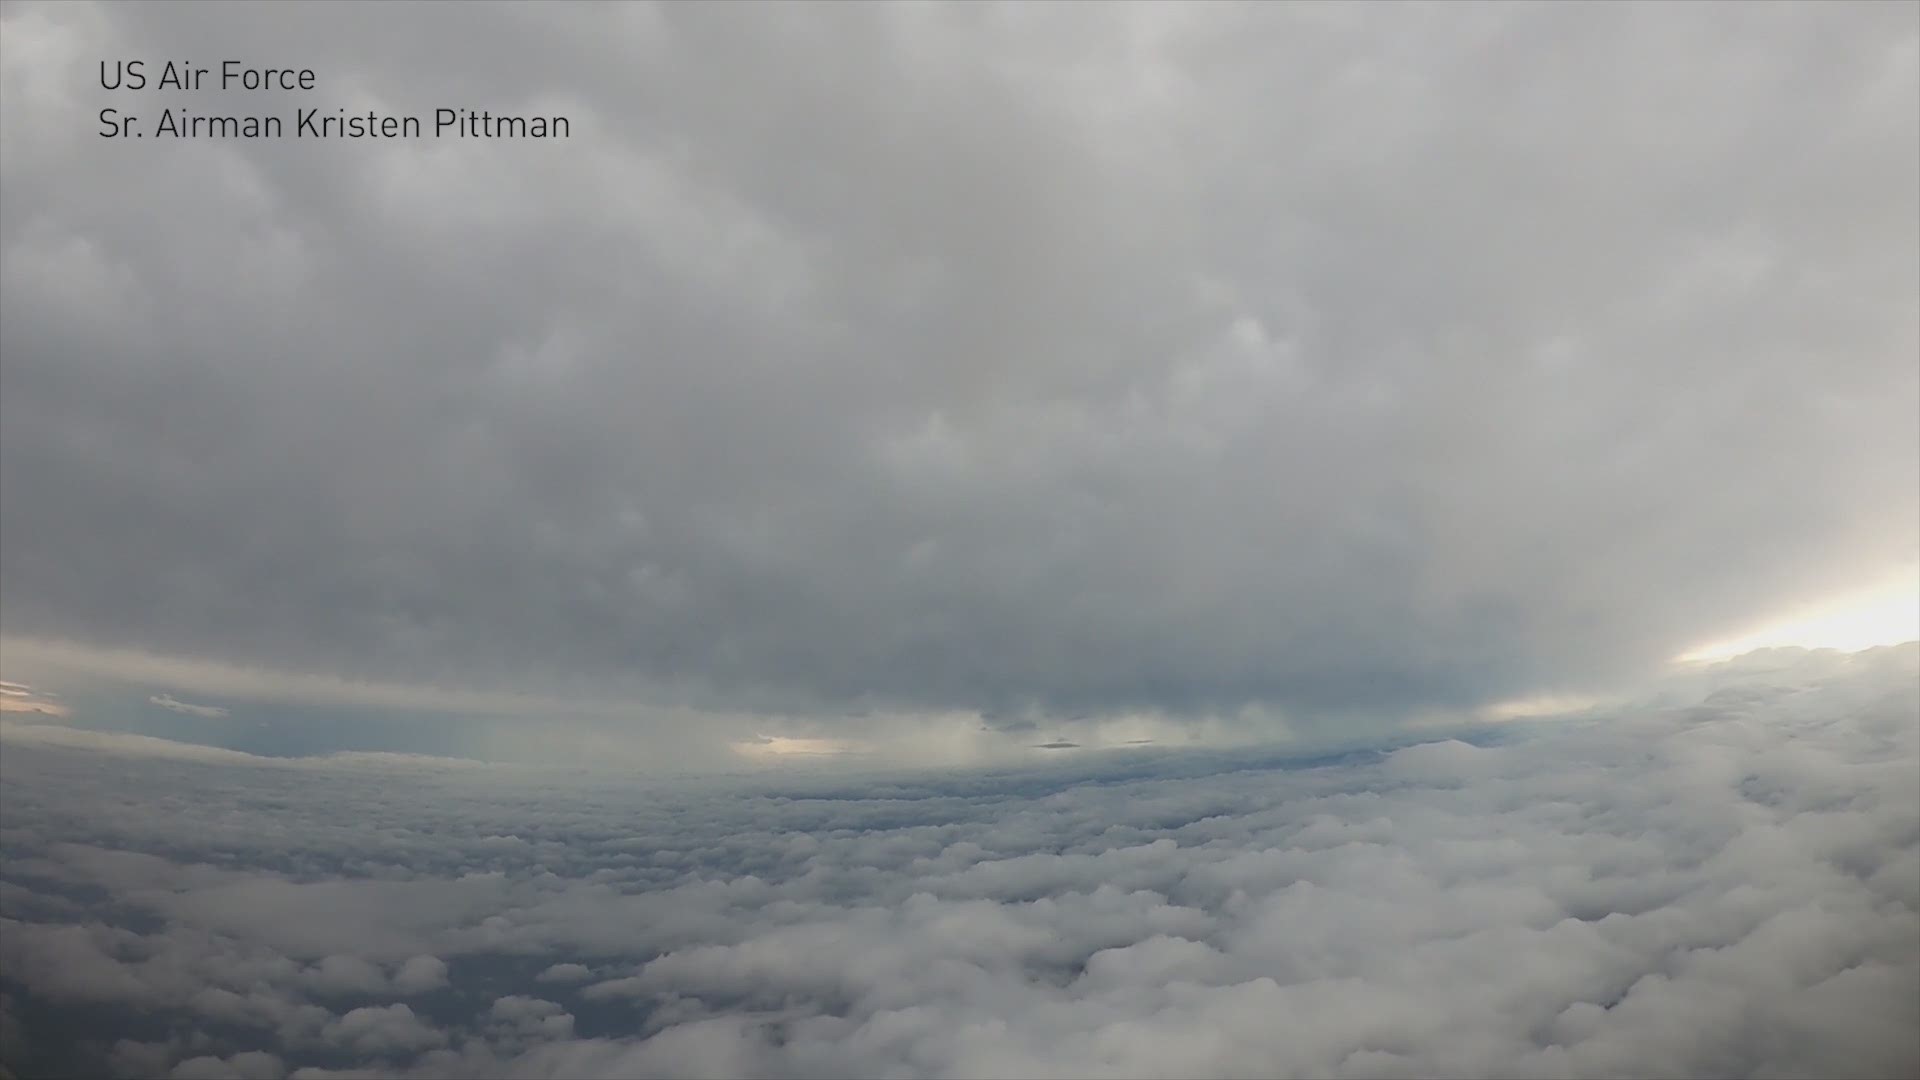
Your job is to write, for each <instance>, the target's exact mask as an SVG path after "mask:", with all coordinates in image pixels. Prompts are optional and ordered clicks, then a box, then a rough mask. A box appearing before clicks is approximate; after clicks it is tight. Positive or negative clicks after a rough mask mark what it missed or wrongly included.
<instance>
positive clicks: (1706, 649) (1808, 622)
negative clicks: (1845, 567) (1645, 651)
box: [1676, 568, 1920, 664]
mask: <svg viewBox="0 0 1920 1080" xmlns="http://www.w3.org/2000/svg"><path fill="white" fill-rule="evenodd" d="M1916 639H1920V568H1916V569H1915V570H1914V571H1913V572H1911V573H1909V574H1907V575H1905V576H1903V577H1900V578H1896V579H1894V580H1893V581H1890V582H1886V583H1884V584H1882V585H1879V586H1877V587H1875V588H1871V589H1864V590H1861V591H1859V592H1854V593H1847V594H1843V595H1841V596H1836V597H1833V598H1831V599H1829V600H1826V601H1824V602H1821V603H1818V604H1811V605H1808V606H1807V607H1806V608H1805V609H1803V610H1802V611H1799V612H1796V613H1794V614H1793V615H1790V616H1783V617H1781V618H1778V619H1775V620H1774V621H1772V622H1770V623H1768V624H1766V625H1765V626H1763V627H1761V628H1760V629H1757V630H1754V631H1752V632H1750V633H1747V634H1743V635H1741V636H1739V637H1736V638H1731V639H1729V640H1726V641H1721V642H1717V643H1715V644H1712V645H1706V646H1702V647H1701V648H1698V649H1694V650H1692V651H1691V652H1687V653H1683V654H1681V655H1680V656H1679V657H1677V658H1676V659H1677V660H1678V661H1679V662H1681V663H1685V664H1700V663H1711V662H1713V661H1716V660H1726V659H1728V658H1730V657H1735V656H1739V655H1740V654H1741V653H1745V652H1752V651H1753V650H1755V649H1765V648H1784V647H1793V646H1798V647H1800V648H1803V649H1838V650H1840V651H1841V652H1858V651H1859V650H1861V649H1870V648H1873V647H1874V646H1876V645H1898V644H1900V643H1902V642H1907V641H1913V640H1916Z"/></svg>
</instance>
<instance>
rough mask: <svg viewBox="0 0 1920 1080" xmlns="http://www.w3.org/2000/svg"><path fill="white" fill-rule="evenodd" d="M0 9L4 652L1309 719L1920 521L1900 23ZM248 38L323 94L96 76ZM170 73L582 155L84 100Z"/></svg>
mask: <svg viewBox="0 0 1920 1080" xmlns="http://www.w3.org/2000/svg"><path fill="white" fill-rule="evenodd" d="M0 19H4V32H0V50H4V54H3V55H4V65H0V79H3V80H4V84H0V91H3V93H0V110H4V117H3V119H0V182H3V183H4V200H0V287H3V290H4V291H3V293H0V296H3V298H4V299H3V303H4V316H3V317H0V499H3V500H4V514H0V611H4V623H3V624H0V629H4V631H5V632H6V633H7V634H9V635H12V636H13V639H14V640H16V641H24V640H29V639H31V640H38V641H61V642H67V643H71V644H73V645H74V646H75V647H84V648H94V649H102V650H108V649H116V648H137V649H147V650H153V651H156V652H161V653H165V654H168V655H171V656H177V657H183V658H187V659H191V660H196V661H202V660H203V661H207V662H218V663H227V664H235V665H246V666H251V667H254V668H259V669H266V670H274V671H282V672H287V673H289V675H290V677H291V676H298V677H307V676H315V677H324V678H346V679H353V680H371V681H375V682H379V681H385V682H390V683H394V684H405V685H425V684H431V685H434V686H443V687H458V688H469V689H475V690H476V692H478V691H481V690H498V689H502V688H512V689H515V690H517V691H525V692H527V693H531V694H541V695H547V696H558V697H563V698H593V699H596V700H601V699H604V700H623V699H629V698H630V699H633V700H646V701H651V702H659V703H674V702H679V703H691V704H695V705H700V706H702V707H714V708H730V709H741V710H747V711H756V710H778V711H786V712H804V711H815V712H819V713H822V714H828V713H841V714H844V713H850V712H858V711H860V710H864V709H868V708H898V709H909V710H913V709H919V710H939V709H961V710H977V711H979V712H980V713H982V714H984V715H989V716H995V715H1019V714H1022V713H1023V711H1026V710H1034V709H1038V710H1043V711H1052V712H1057V713H1061V714H1073V713H1077V712H1096V713H1097V712H1102V711H1116V710H1118V711H1124V710H1129V709H1153V710H1162V711H1165V712H1169V713H1176V714H1179V713H1203V712H1212V713H1230V712H1232V711H1233V710H1236V709H1240V708H1242V707H1243V706H1246V705H1248V704H1249V703H1254V704H1257V705H1259V706H1261V707H1269V708H1273V709H1275V710H1279V711H1282V712H1289V713H1292V714H1297V715H1302V716H1307V717H1310V718H1315V722H1318V720H1319V719H1321V718H1327V717H1338V716H1342V715H1347V714H1352V715H1363V714H1372V713H1393V712H1395V711H1396V710H1404V709H1407V708H1410V707H1413V706H1416V705H1417V706H1423V707H1424V706H1466V705H1473V704H1478V703H1483V702H1486V701H1493V700H1499V699H1502V698H1505V697H1510V696H1513V695H1516V694H1522V693H1530V692H1534V691H1538V690H1542V689H1556V688H1574V689H1579V688H1585V687H1591V686H1598V685H1604V684H1608V683H1609V682H1610V681H1612V680H1617V679H1619V678H1622V677H1624V676H1626V675H1628V674H1632V673H1637V672H1639V671H1642V670H1644V669H1646V668H1647V667H1648V666H1649V665H1652V664H1655V663H1658V662H1661V661H1664V660H1665V659H1666V658H1668V657H1670V656H1672V655H1674V654H1675V653H1676V652H1678V651H1680V650H1681V649H1683V648H1685V647H1688V646H1690V645H1694V644H1698V643H1699V642H1700V641H1702V640H1705V639H1708V638H1710V637H1712V636H1713V635H1715V634H1716V633H1719V632H1722V631H1725V630H1729V629H1734V628H1737V627H1738V626H1739V625H1740V624H1741V623H1743V622H1744V621H1747V620H1751V619H1753V618H1755V617H1759V616H1762V615H1765V614H1766V613H1767V610H1768V607H1769V606H1770V605H1776V604H1778V603H1780V602H1783V601H1788V600H1791V599H1793V598H1797V597H1800V596H1804V595H1810V594H1812V593H1816V592H1819V591H1822V590H1827V589H1832V588H1835V587H1840V586H1846V585H1852V584H1856V583H1857V579H1856V575H1857V574H1858V573H1859V572H1861V571H1862V569H1863V568H1868V569H1872V568H1880V567H1889V566H1893V565H1895V564H1897V563H1900V562H1902V561H1911V559H1912V555H1913V552H1914V550H1915V549H1916V546H1917V545H1920V494H1916V492H1920V463H1917V462H1916V453H1915V449H1916V445H1920V413H1917V410H1916V408H1915V402H1916V400H1920V375H1917V374H1916V366H1915V364H1914V363H1913V357H1914V355H1915V353H1916V350H1917V349H1920V326H1917V325H1916V320H1917V319H1920V315H1917V314H1916V308H1915V306H1914V304H1913V297H1914V295H1915V294H1916V292H1920V267H1917V265H1916V260H1915V258H1914V252H1915V250H1916V245H1917V244H1920V201H1917V199H1916V195H1915V192H1916V191H1920V125H1917V124H1916V116H1915V100H1916V94H1920V69H1917V67H1916V65H1917V63H1920V61H1917V60H1916V57H1917V56H1920V50H1917V48H1916V42H1917V41H1920V14H1916V11H1915V9H1914V8H1913V7H1912V6H1911V5H1901V4H1888V5H1784V4H1780V5H1749V6H1728V5H1667V6H1659V7H1647V6H1638V5H1557V4H1556V5H1537V6H1532V5H1530V6H1522V5H1491V6H1468V5H1442V6H1417V5H1391V6H1385V7H1373V8H1369V7H1353V6H1331V7H1330V6H1314V5H1264V4H1263V5H1205V6H1192V7H1189V6H1186V5H1112V6H1093V5H1078V4H1076V5H1062V6H1035V5H1027V6H982V5H971V4H969V5H930V6H922V5H904V6H896V5H815V6H805V7H780V8H770V7H762V6H758V5H755V6H751V7H733V6H730V5H711V6H709V5H658V6H655V5H642V4H632V5H620V6H618V7H578V8H559V7H553V6H540V7H537V8H531V7H519V6H512V5H485V6H474V7H462V8H460V9H458V10H453V9H447V8H440V7H414V8H382V9H379V10H378V11H376V10H374V9H371V8H362V7H355V6H347V7H336V6H326V7H307V6H295V5H274V6H272V7H271V8H268V7H264V6H263V7H245V8H243V7H240V6H233V5H218V6H211V5H209V6H188V7H180V6H171V5H83V4H59V5H42V4H30V3H13V4H9V5H7V6H6V7H5V9H4V13H0ZM228 57H233V58H238V59H241V60H243V61H245V62H248V63H252V64H259V65H269V64H272V65H279V66H288V65H292V66H301V67H311V68H312V69H314V71H315V72H316V75H317V83H318V86H317V89H316V90H314V91H312V92H310V93H306V94H299V93H294V94H263V95H244V94H233V93H226V94H221V93H216V92H201V93H186V94H180V95H176V96H175V97H174V98H162V97H155V96H152V95H145V96H131V97H129V96H127V95H124V94H122V95H114V94H110V93H108V92H107V91H104V90H101V89H100V88H99V85H98V78H97V74H96V70H95V68H96V64H97V63H98V62H99V61H101V60H103V59H104V60H112V59H116V58H127V59H145V60H147V61H148V62H150V63H157V62H159V61H162V60H166V59H190V60H192V61H193V62H195V63H213V62H215V61H217V60H219V59H224V58H228ZM165 104H173V105H183V106H186V107H189V108H192V109H194V110H196V111H199V112H204V113H212V112H219V111H269V110H277V111H283V112H290V110H291V109H293V108H294V107H306V106H320V107H323V108H325V109H328V110H331V109H332V108H335V107H345V108H349V109H353V110H363V109H369V108H371V109H377V110H380V111H383V112H394V113H400V112H407V113H419V112H430V111H431V110H432V109H434V108H438V107H466V108H491V109H495V110H504V111H510V112H519V113H529V112H539V113H543V114H553V113H564V114H566V115H568V116H569V117H570V118H571V120H572V138H570V139H568V140H565V141H555V142H548V143H538V144H535V143H501V142H486V141H446V140H439V141H436V140H424V141H405V142H375V141H367V142H354V143H342V142H311V141H308V142H302V141H298V140H292V139H287V140H255V141H186V142H182V141H164V140H163V141H156V140H154V139H146V140H109V139H101V138H99V137H98V136H97V135H96V131H97V128H98V125H97V123H96V122H95V119H94V117H95V114H96V113H97V111H98V110H99V109H100V108H102V107H104V106H108V105H113V106H117V107H121V108H123V109H125V110H127V111H133V112H152V111H155V110H157V109H158V108H160V107H161V106H162V105H165ZM189 689H190V688H189ZM182 692H188V691H187V690H183V691H182ZM1061 741H1067V740H1061ZM1156 955H1158V954H1156ZM1182 955H1184V954H1182ZM1136 959H1138V960H1139V961H1140V962H1148V959H1147V958H1145V957H1144V954H1143V955H1142V956H1141V957H1137V958H1136ZM1175 959H1176V958H1173V957H1172V955H1171V954H1169V955H1168V956H1162V957H1160V958H1159V959H1155V960H1152V962H1153V963H1162V962H1164V963H1174V962H1175ZM1128 962H1129V963H1131V962H1133V961H1132V960H1129V961H1128ZM524 1011H525V1010H522V1012H524ZM516 1015H518V1014H516ZM376 1021H377V1022H376ZM502 1022H503V1023H504V1022H506V1021H504V1020H503V1021H502ZM515 1022H518V1021H515ZM365 1025H366V1028H365V1030H366V1032H367V1033H368V1034H367V1037H368V1038H385V1037H386V1036H385V1035H383V1034H377V1033H383V1032H388V1031H389V1030H390V1029H391V1030H398V1029H399V1028H401V1027H404V1025H403V1024H401V1023H400V1022H399V1021H396V1020H394V1019H393V1018H392V1017H390V1016H389V1017H384V1018H374V1019H369V1020H367V1021H365ZM396 1037H397V1036H396ZM713 1037H715V1038H730V1037H732V1036H729V1035H715V1036H713ZM1463 1060H1464V1059H1463Z"/></svg>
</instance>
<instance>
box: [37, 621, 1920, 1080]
mask: <svg viewBox="0 0 1920 1080" xmlns="http://www.w3.org/2000/svg"><path fill="white" fill-rule="evenodd" d="M20 730H27V731H29V735H28V736H27V737H26V738H22V737H21V736H20V735H19V731H20ZM5 737H6V738H7V746H6V753H5V754H4V755H0V780H4V784H3V785H0V803H3V807H0V808H3V809H4V811H5V813H4V814H3V815H0V844H3V845H4V847H0V853H3V854H4V855H5V856H6V858H5V860H4V861H3V862H0V880H4V881H6V882H7V883H9V884H11V885H13V886H14V887H15V890H16V891H15V892H10V893H7V894H5V895H6V896H8V897H30V896H41V895H64V896H67V897H70V898H71V899H70V900H69V901H68V902H67V903H66V904H65V905H64V906H63V905H60V904H49V905H42V906H35V907H31V908H29V907H26V906H22V905H21V904H20V903H19V902H18V901H17V900H15V899H9V901H8V909H7V918H8V919H9V920H10V921H9V922H8V923H6V924H5V926H4V928H3V929H4V932H0V981H4V982H5V984H6V989H7V993H8V995H9V999H10V1000H15V1001H23V1002H26V1003H28V1007H31V1008H32V1009H34V1010H38V1011H36V1012H35V1013H34V1014H33V1015H35V1016H38V1017H44V1016H60V1015H63V1014H64V1013H63V1010H80V1009H87V1010H92V1011H90V1012H88V1013H86V1015H88V1016H90V1017H94V1018H96V1019H94V1020H92V1021H89V1023H90V1024H95V1025H96V1027H95V1028H94V1029H93V1030H94V1034H92V1035H91V1036H90V1038H93V1039H95V1040H98V1045H97V1046H95V1047H94V1049H92V1050H85V1049H81V1050H75V1051H74V1053H76V1054H81V1055H83V1056H84V1054H88V1053H91V1054H94V1055H96V1056H95V1057H92V1058H86V1059H85V1062H100V1063H104V1064H101V1065H99V1066H98V1067H91V1068H82V1069H80V1070H79V1071H103V1070H104V1069H105V1068H107V1067H112V1068H117V1069H119V1070H121V1071H122V1072H123V1073H126V1074H130V1075H156V1074H164V1073H165V1072H167V1071H169V1070H177V1071H178V1072H179V1075H218V1076H226V1075H278V1073H277V1072H276V1071H275V1070H281V1069H289V1070H291V1075H296V1076H303V1077H313V1078H318V1077H324V1076H336V1077H338V1076H374V1075H378V1076H394V1075H405V1076H419V1077H430V1076H431V1077H451V1076H473V1075H479V1076H501V1077H507V1076H520V1077H527V1076H555V1077H558V1076H566V1077H581V1076H739V1075H758V1076H796V1077H797V1076H817V1075H850V1076H879V1075H895V1076H930V1077H938V1076H948V1077H959V1076H1020V1077H1028V1076H1060V1077H1068V1076H1094V1075H1101V1076H1150V1075H1170V1074H1174V1075H1209V1076H1249V1077H1252V1076H1353V1077H1377V1076H1461V1077H1465V1076H1476V1077H1478V1076H1505V1077H1522V1076H1526V1077H1532V1076H1562V1077H1575V1076H1599V1075H1662V1076H1729V1075H1741V1076H1769V1075H1775V1076H1777V1075H1850V1076H1887V1077H1895V1076H1908V1075H1912V1074H1913V1072H1914V1069H1915V1066H1916V1065H1920V1047H1916V1046H1915V1044H1914V1042H1913V1038H1912V1017H1913V1015H1914V1012H1915V1010H1916V1008H1920V645H1910V646H1905V647H1901V648H1893V649H1881V650H1875V651H1872V652H1867V653H1861V654H1857V655H1855V656H1851V657H1841V656H1836V655H1830V654H1809V653H1805V652H1801V651H1783V652H1777V653H1774V654H1770V655H1768V656H1764V657H1749V658H1746V659H1745V660H1744V661H1743V662H1742V663H1741V664H1735V665H1724V666H1721V667H1717V668H1712V669H1705V670H1703V671H1701V672H1700V673H1698V674H1697V675H1695V676H1693V677H1692V681H1691V682H1689V683H1687V684H1684V685H1680V686H1676V687H1675V688H1673V689H1672V690H1671V692H1670V694H1669V696H1668V698H1667V699H1666V700H1663V701H1659V702H1654V703H1650V704H1644V705H1640V706H1636V707H1633V708H1628V709H1623V710H1619V711H1614V712H1599V713H1589V714H1583V715H1581V716H1579V717H1577V718H1571V719H1564V720H1559V721H1554V722H1512V723H1506V724H1501V725H1493V726H1487V727H1481V728H1476V729H1471V730H1462V731H1459V732H1454V733H1451V737H1446V735H1445V734H1444V733H1443V734H1441V735H1436V736H1433V737H1430V738H1429V740H1428V741H1424V742H1416V743H1408V744H1404V745H1388V746H1385V747H1376V748H1368V749H1353V750H1347V751H1341V752H1337V753H1329V754H1327V755H1324V756H1319V757H1301V756H1299V755H1298V754H1297V753H1295V754H1292V755H1287V754H1281V753H1278V752H1271V751H1270V752H1267V753H1265V754H1262V755H1249V754H1247V753H1233V754H1225V753H1191V752H1189V753H1162V752H1152V753H1150V754H1149V752H1146V751H1132V752H1128V753H1119V754H1098V753H1090V754H1083V755H1076V756H1074V757H1073V758H1071V759H1064V758H1063V759H1057V760H1056V761H1055V762H1054V763H1051V764H1049V765H1047V766H1044V767H1031V768H1023V769H1005V770H976V771H957V772H955V771H949V772H943V773H896V774H892V775H881V774H867V775H860V774H847V775H839V776H835V775H824V774H823V775H819V776H815V777H811V778H798V779H788V780H784V781H774V780H769V779H765V778H762V779H741V778H735V779H732V780H725V781H721V780H694V779H687V780H677V781H676V780H663V781H660V782H658V783H655V784H649V785H647V786H646V787H644V788H636V787H635V786H633V785H632V784H630V783H628V782H627V781H626V780H625V778H623V777H616V776H612V775H600V774H592V773H581V772H567V773H559V772H554V771H551V770H541V769H530V768H509V767H487V768H475V767H471V766H463V765H457V764H454V763H444V764H441V763H434V762H431V761H426V760H421V759H411V760H387V759H379V758H374V759H336V760H322V761H315V762H289V761H275V760H268V759H249V758H246V757H245V756H244V755H227V756H223V757H217V758H197V757H188V756H171V757H167V756H143V752H144V751H145V750H146V749H147V748H148V747H149V743H148V742H142V741H131V740H130V741H126V742H120V743H110V744H99V743H94V744H86V745H77V744H72V743H70V742H61V741H57V740H53V739H44V740H42V739H36V738H34V737H32V735H31V729H14V730H13V733H12V734H9V735H7V736H5ZM1143 755H1145V756H1143ZM135 762H137V763H138V768H137V769H129V768H128V766H129V765H132V764H134V763H135ZM503 837H511V838H512V839H513V840H514V842H513V843H502V842H501V840H502V838H503ZM356 941H358V942H359V943H360V944H358V945H355V944H354V942H356ZM380 965H390V967H389V968H387V969H383V968H382V967H381V966H380ZM388 970H390V971H391V972H392V974H391V976H390V981H391V983H392V990H394V991H398V992H400V993H406V994H409V995H411V1000H410V1003H408V1004H402V1003H396V1002H391V1001H382V1000H380V999H379V997H378V995H379V994H380V993H382V992H383V991H382V989H381V986H380V980H382V979H387V978H389V976H388V975H387V971H388ZM323 991H324V993H323ZM349 991H351V992H354V993H362V994H367V995H372V996H371V998H370V1000H367V1001H364V1002H355V1001H352V1000H340V999H338V998H335V997H330V996H329V995H331V994H334V993H336V992H339V993H346V992H349ZM10 1008H12V1009H13V1010H15V1011H17V1009H18V1008H19V1006H11V1007H10ZM116 1010H117V1011H116ZM72 1015H79V1014H78V1013H74V1014H72ZM143 1015H146V1016H159V1017H163V1018H169V1019H167V1020H166V1022H167V1023H168V1024H170V1025H172V1026H171V1028H170V1030H171V1031H172V1032H173V1034H172V1036H170V1037H168V1038H164V1039H162V1040H161V1041H153V1038H154V1034H153V1031H152V1030H148V1029H140V1028H139V1027H138V1025H139V1024H140V1023H141V1021H139V1020H137V1019H136V1018H137V1017H139V1016H143ZM115 1016H117V1017H120V1018H121V1019H120V1021H118V1022H119V1023H121V1024H123V1025H124V1026H125V1028H126V1032H125V1034H124V1036H121V1035H120V1034H119V1033H116V1032H115V1031H113V1030H112V1026H111V1025H110V1024H109V1025H108V1026H107V1027H98V1026H97V1025H98V1024H99V1023H101V1021H100V1020H99V1019H98V1018H100V1017H115ZM28 1030H30V1029H28ZM143 1030H145V1031H146V1033H144V1034H141V1033H140V1032H141V1031H143ZM10 1038H11V1041H10V1042H6V1043H4V1044H0V1047H3V1048H5V1049H6V1052H7V1054H9V1055H12V1056H10V1057H9V1058H7V1063H8V1064H9V1066H10V1067H12V1066H14V1065H16V1064H17V1063H18V1062H21V1061H23V1060H30V1059H29V1058H27V1057H25V1056H24V1055H30V1054H36V1053H41V1052H43V1050H44V1047H38V1046H36V1045H35V1044H33V1043H32V1042H31V1041H28V1040H27V1036H26V1034H25V1033H24V1031H23V1030H18V1029H17V1030H16V1031H15V1034H14V1035H12V1036H11V1037H10ZM116 1038H118V1039H119V1042H118V1043H115V1042H114V1041H113V1040H114V1039H116ZM141 1040H146V1041H141ZM23 1042H24V1043H25V1045H24V1046H23V1045H22V1044H23ZM77 1045H79V1046H81V1047H83V1048H84V1047H85V1046H87V1045H89V1044H87V1043H86V1042H85V1040H82V1041H80V1042H79V1043H78V1044H77ZM248 1055H252V1056H248ZM265 1055H270V1057H269V1056H265ZM243 1059H244V1060H243ZM31 1060H40V1059H37V1058H35V1059H31ZM78 1060H79V1059H74V1061H68V1062H66V1063H65V1064H67V1065H73V1064H74V1062H75V1061H78ZM85 1062H82V1063H83V1064H84V1063H85ZM113 1063H117V1064H113ZM248 1070H251V1071H248ZM16 1071H18V1070H17V1069H16Z"/></svg>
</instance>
